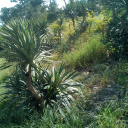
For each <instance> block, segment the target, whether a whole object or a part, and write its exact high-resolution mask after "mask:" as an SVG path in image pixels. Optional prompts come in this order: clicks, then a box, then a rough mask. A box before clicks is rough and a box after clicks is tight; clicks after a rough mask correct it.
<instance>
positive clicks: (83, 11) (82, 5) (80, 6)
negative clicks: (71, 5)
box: [77, 0, 88, 32]
mask: <svg viewBox="0 0 128 128" xmlns="http://www.w3.org/2000/svg"><path fill="white" fill-rule="evenodd" d="M77 11H78V12H79V13H78V16H82V17H83V19H82V22H81V32H83V31H84V22H85V19H86V15H87V11H88V7H87V1H86V0H81V1H77Z"/></svg>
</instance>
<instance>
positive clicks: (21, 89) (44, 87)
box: [0, 65, 83, 118]
mask: <svg viewBox="0 0 128 128" xmlns="http://www.w3.org/2000/svg"><path fill="white" fill-rule="evenodd" d="M77 75H78V73H76V71H74V72H70V71H69V70H67V71H64V66H63V65H61V66H60V68H59V70H57V69H55V68H54V67H53V68H52V69H51V70H50V71H49V70H48V69H47V68H46V69H41V68H39V69H38V70H37V69H36V70H35V72H33V75H32V85H33V86H34V87H35V88H36V89H37V90H38V91H39V93H40V94H41V96H42V97H43V99H44V100H43V102H42V103H41V102H40V101H39V100H37V99H36V98H35V97H34V96H33V95H32V93H31V92H30V91H29V90H28V89H27V88H26V84H25V76H24V73H23V72H22V71H20V70H19V71H15V72H14V73H13V74H11V76H9V77H7V81H6V82H5V83H3V84H4V85H3V88H5V91H4V92H2V93H1V94H0V98H1V99H0V102H1V103H2V102H3V103H4V101H8V103H7V104H6V107H5V108H4V109H3V110H2V111H1V112H0V114H1V113H4V111H7V110H8V109H9V110H10V111H11V112H10V113H9V115H8V116H9V117H10V118H11V117H12V116H13V115H15V114H16V113H17V112H19V110H21V109H23V108H24V110H28V111H30V110H31V111H38V112H42V113H44V110H45V108H47V107H50V108H51V109H53V108H56V111H55V112H59V113H61V115H62V116H63V117H65V114H64V112H63V111H62V108H65V110H66V111H70V110H71V108H72V105H71V104H72V103H71V101H74V103H76V101H75V99H74V98H73V96H72V94H76V95H83V93H82V92H81V91H80V89H79V88H76V86H77V87H79V86H83V85H82V84H80V83H77V82H74V81H73V80H72V79H73V78H74V77H76V76H77ZM78 106H79V105H78ZM79 108H80V106H79ZM81 109H82V108H81Z"/></svg>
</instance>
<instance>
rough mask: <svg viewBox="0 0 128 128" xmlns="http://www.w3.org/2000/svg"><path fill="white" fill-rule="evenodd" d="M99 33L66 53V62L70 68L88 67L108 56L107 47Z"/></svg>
mask: <svg viewBox="0 0 128 128" xmlns="http://www.w3.org/2000/svg"><path fill="white" fill-rule="evenodd" d="M100 39H101V37H100V36H99V35H97V36H93V37H92V38H91V39H90V40H89V41H88V42H87V43H85V44H82V45H81V46H80V47H79V48H77V49H76V50H75V51H73V52H71V53H65V54H64V60H65V64H66V65H67V66H68V67H70V68H79V67H86V66H88V65H90V64H91V63H94V62H100V61H103V60H105V58H106V48H105V45H104V44H103V43H101V41H100Z"/></svg>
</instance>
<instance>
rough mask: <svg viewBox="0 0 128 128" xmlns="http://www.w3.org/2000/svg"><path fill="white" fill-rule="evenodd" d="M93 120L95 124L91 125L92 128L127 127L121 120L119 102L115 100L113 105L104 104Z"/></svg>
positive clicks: (121, 114) (121, 112)
mask: <svg viewBox="0 0 128 128" xmlns="http://www.w3.org/2000/svg"><path fill="white" fill-rule="evenodd" d="M95 118H96V122H94V123H93V124H92V125H91V127H93V128H97V127H98V128H120V127H126V126H127V124H126V123H125V121H124V120H123V119H121V118H123V110H121V107H120V106H119V102H118V101H116V100H115V101H113V103H112V102H110V104H106V105H105V106H104V108H103V109H102V110H101V111H100V113H99V114H97V115H96V116H95Z"/></svg>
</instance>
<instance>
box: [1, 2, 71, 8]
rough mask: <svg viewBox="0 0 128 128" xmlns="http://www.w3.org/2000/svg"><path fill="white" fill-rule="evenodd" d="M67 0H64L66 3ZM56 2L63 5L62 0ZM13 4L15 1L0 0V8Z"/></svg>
mask: <svg viewBox="0 0 128 128" xmlns="http://www.w3.org/2000/svg"><path fill="white" fill-rule="evenodd" d="M47 1H48V0H47ZM68 1H69V0H66V3H68ZM56 2H57V4H58V5H59V6H58V7H63V6H64V5H65V3H64V1H63V0H56ZM14 5H16V3H15V2H10V0H1V2H0V10H1V8H3V7H13V6H14Z"/></svg>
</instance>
